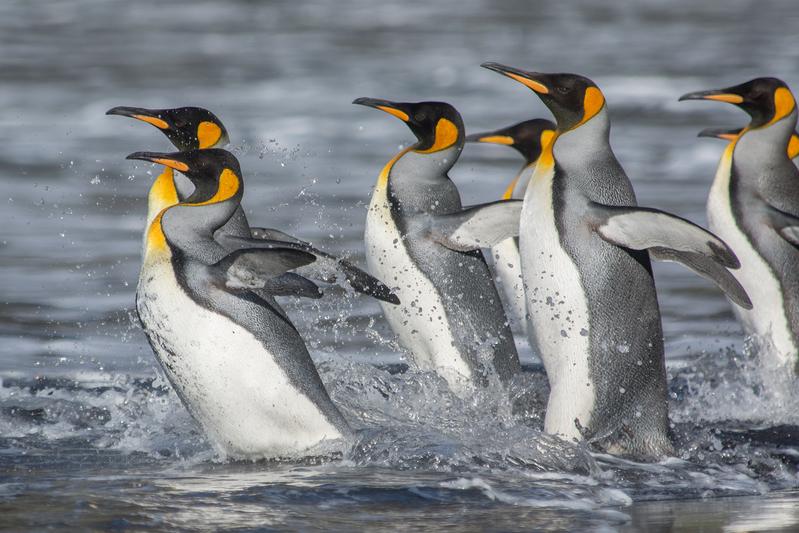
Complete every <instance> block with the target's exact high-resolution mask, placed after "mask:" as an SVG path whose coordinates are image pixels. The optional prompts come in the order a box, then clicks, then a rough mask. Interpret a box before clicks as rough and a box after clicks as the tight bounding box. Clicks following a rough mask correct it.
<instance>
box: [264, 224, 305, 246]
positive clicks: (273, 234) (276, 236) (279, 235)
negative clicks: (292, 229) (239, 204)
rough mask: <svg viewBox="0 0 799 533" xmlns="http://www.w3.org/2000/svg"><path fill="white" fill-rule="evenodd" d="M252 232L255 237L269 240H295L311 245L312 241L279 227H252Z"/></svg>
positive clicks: (296, 242) (294, 241) (297, 242)
mask: <svg viewBox="0 0 799 533" xmlns="http://www.w3.org/2000/svg"><path fill="white" fill-rule="evenodd" d="M250 233H251V234H252V238H253V239H262V240H267V241H282V242H293V243H295V244H305V245H307V246H310V243H308V242H305V241H303V240H300V239H298V238H297V237H292V236H291V235H289V234H288V233H284V232H282V231H280V230H279V229H274V228H250Z"/></svg>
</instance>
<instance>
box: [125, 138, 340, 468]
mask: <svg viewBox="0 0 799 533" xmlns="http://www.w3.org/2000/svg"><path fill="white" fill-rule="evenodd" d="M128 159H140V160H144V161H151V162H154V163H158V164H161V165H165V166H167V167H169V168H172V169H174V170H178V171H180V172H182V173H183V174H184V175H185V176H186V177H188V178H189V179H190V180H191V181H192V183H193V184H194V186H195V191H194V193H192V195H191V196H189V197H188V198H186V199H185V201H183V202H180V203H178V204H176V205H173V206H170V207H166V208H164V209H163V210H162V211H161V212H160V213H159V214H158V215H157V216H156V217H155V218H154V219H153V222H152V224H151V225H150V229H149V231H148V233H147V238H146V248H145V254H144V265H143V267H142V270H141V274H140V277H139V284H138V288H137V291H136V308H137V311H138V314H139V317H140V319H141V322H142V324H143V325H144V330H145V332H146V334H147V338H148V339H149V341H150V344H151V346H152V348H153V351H154V352H155V355H156V357H157V359H158V361H159V362H160V363H161V365H162V367H163V369H164V372H165V373H166V375H167V377H168V378H169V381H170V382H171V383H172V385H173V387H174V389H175V391H176V392H177V394H178V396H179V397H180V398H181V400H182V401H183V403H184V404H185V405H186V407H187V409H188V410H189V412H190V413H191V414H192V415H193V417H194V418H195V419H196V420H197V421H198V422H199V423H200V425H201V426H202V427H203V428H204V429H205V431H206V433H207V434H208V436H209V438H210V440H211V441H212V442H213V443H214V444H215V446H216V448H217V449H218V450H219V451H220V452H221V453H223V454H225V455H227V456H228V457H231V458H246V459H257V458H274V457H285V456H296V455H298V454H301V453H302V452H304V451H305V450H307V449H309V448H310V447H312V446H314V445H316V444H318V443H320V442H322V441H325V440H330V439H340V438H343V437H347V436H348V435H350V429H349V427H348V425H347V422H346V421H345V420H344V418H343V417H342V415H341V413H340V412H339V411H338V409H337V408H336V407H335V406H334V405H333V403H332V402H331V400H330V398H329V396H328V394H327V391H326V390H325V388H324V385H323V384H322V381H321V379H320V378H319V375H318V373H317V371H316V367H315V366H314V364H313V361H312V360H311V357H310V355H309V354H308V351H307V349H306V347H305V344H304V343H303V340H302V338H301V337H300V335H299V334H298V332H297V330H296V329H295V328H294V326H293V325H292V324H291V322H289V321H288V320H287V319H285V318H284V316H283V315H282V313H280V312H277V311H276V310H275V309H273V308H272V307H271V305H270V304H269V303H268V302H266V301H265V300H263V299H261V298H260V297H258V296H257V295H256V294H255V293H253V292H252V290H253V289H258V288H261V287H262V286H263V283H264V280H265V279H268V278H270V277H274V276H278V275H281V274H283V273H285V272H286V271H288V270H290V269H292V268H296V267H300V266H303V265H306V264H309V263H312V262H314V261H315V257H314V256H313V254H309V253H307V252H304V251H301V250H297V249H292V248H279V247H264V246H263V243H262V241H259V240H257V239H250V240H249V241H248V242H247V243H246V245H247V247H245V246H242V247H241V248H240V249H238V250H236V251H233V252H229V251H228V250H226V249H225V248H223V247H222V246H221V245H220V244H219V243H218V242H217V241H216V240H215V239H214V232H215V231H216V230H217V229H218V228H219V227H221V226H222V225H224V224H225V222H227V220H228V219H229V218H230V217H231V216H233V214H234V212H235V211H236V208H237V207H238V204H239V201H240V200H241V197H242V194H243V183H242V180H241V170H240V168H239V164H238V161H237V160H236V158H235V157H234V156H233V155H232V154H230V153H229V152H227V151H225V150H221V149H206V150H191V151H188V152H177V153H155V152H137V153H134V154H131V155H130V156H128Z"/></svg>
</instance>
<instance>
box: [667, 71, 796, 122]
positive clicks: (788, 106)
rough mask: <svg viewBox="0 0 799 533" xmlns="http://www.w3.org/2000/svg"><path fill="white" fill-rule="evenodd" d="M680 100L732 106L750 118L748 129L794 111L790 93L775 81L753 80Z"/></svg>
mask: <svg viewBox="0 0 799 533" xmlns="http://www.w3.org/2000/svg"><path fill="white" fill-rule="evenodd" d="M682 100H716V101H718V102H727V103H729V104H734V105H736V106H738V107H740V108H741V109H743V110H744V111H746V112H747V113H748V114H749V116H750V117H751V118H752V120H751V122H750V123H749V128H750V129H751V128H759V127H762V126H767V125H770V124H773V123H774V122H777V121H778V120H780V119H782V118H784V117H786V116H787V115H789V114H790V113H791V112H792V111H793V110H794V108H795V107H796V102H795V101H794V98H793V94H791V90H790V89H789V88H788V86H787V85H785V82H783V81H782V80H778V79H777V78H755V79H753V80H751V81H747V82H746V83H742V84H740V85H735V86H733V87H727V88H726V89H713V90H710V91H697V92H693V93H688V94H684V95H682V96H681V97H680V101H682Z"/></svg>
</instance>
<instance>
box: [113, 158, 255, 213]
mask: <svg viewBox="0 0 799 533" xmlns="http://www.w3.org/2000/svg"><path fill="white" fill-rule="evenodd" d="M126 159H140V160H142V161H151V162H153V163H158V164H159V165H164V166H167V167H170V168H174V169H175V170H177V171H179V172H181V173H182V174H184V175H185V176H186V177H187V178H189V179H190V180H191V182H192V183H193V184H194V192H193V193H192V195H191V196H190V197H189V198H187V199H186V203H190V204H193V203H202V202H209V203H213V202H216V201H222V200H226V199H228V198H231V197H233V196H236V195H238V196H239V198H240V197H241V195H242V194H243V193H244V182H243V180H242V177H241V167H240V166H239V161H238V160H237V159H236V156H234V155H233V154H231V153H230V152H228V151H227V150H223V149H221V148H210V149H204V150H189V151H186V152H173V153H163V152H136V153H133V154H130V155H129V156H128V157H127V158H126Z"/></svg>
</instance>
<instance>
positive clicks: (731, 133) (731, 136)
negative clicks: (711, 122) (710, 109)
mask: <svg viewBox="0 0 799 533" xmlns="http://www.w3.org/2000/svg"><path fill="white" fill-rule="evenodd" d="M740 133H741V130H740V129H732V130H729V129H725V128H705V129H703V130H702V131H700V132H699V134H698V135H697V137H712V138H714V139H723V140H725V141H734V140H735V139H736V138H737V137H738V135H740Z"/></svg>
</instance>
